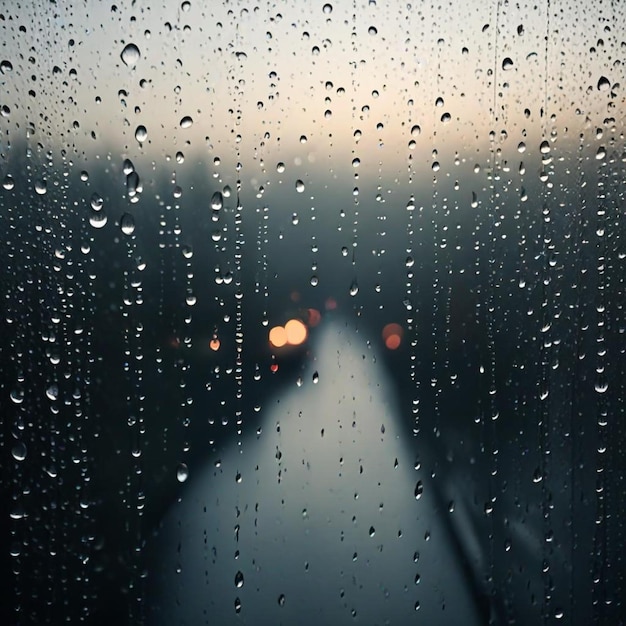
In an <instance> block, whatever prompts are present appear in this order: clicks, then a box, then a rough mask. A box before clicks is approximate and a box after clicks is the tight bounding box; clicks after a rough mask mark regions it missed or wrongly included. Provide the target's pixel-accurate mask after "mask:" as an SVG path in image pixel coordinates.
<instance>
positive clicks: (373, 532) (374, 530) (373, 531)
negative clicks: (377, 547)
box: [369, 526, 376, 537]
mask: <svg viewBox="0 0 626 626" xmlns="http://www.w3.org/2000/svg"><path fill="white" fill-rule="evenodd" d="M375 534H376V529H375V528H374V527H373V526H370V530H369V535H370V537H373V536H374V535H375Z"/></svg>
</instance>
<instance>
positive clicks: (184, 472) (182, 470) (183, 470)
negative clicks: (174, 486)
mask: <svg viewBox="0 0 626 626" xmlns="http://www.w3.org/2000/svg"><path fill="white" fill-rule="evenodd" d="M188 478H189V468H188V467H187V464H186V463H180V464H179V465H178V467H177V468H176V480H177V481H178V482H179V483H184V482H185V481H186V480H187V479H188Z"/></svg>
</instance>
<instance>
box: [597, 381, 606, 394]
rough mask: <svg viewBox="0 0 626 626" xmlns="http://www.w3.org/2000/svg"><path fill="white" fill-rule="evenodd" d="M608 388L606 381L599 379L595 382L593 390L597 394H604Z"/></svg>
mask: <svg viewBox="0 0 626 626" xmlns="http://www.w3.org/2000/svg"><path fill="white" fill-rule="evenodd" d="M608 388H609V383H608V382H607V381H606V380H604V379H600V380H598V381H597V382H596V385H595V390H596V392H597V393H606V391H607V389H608Z"/></svg>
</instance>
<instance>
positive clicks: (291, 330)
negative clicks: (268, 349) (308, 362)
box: [285, 319, 307, 346]
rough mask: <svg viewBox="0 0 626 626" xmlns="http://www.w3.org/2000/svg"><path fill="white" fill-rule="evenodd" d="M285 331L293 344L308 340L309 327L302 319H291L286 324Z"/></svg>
mask: <svg viewBox="0 0 626 626" xmlns="http://www.w3.org/2000/svg"><path fill="white" fill-rule="evenodd" d="M285 332H286V333H287V343H289V344H291V345H292V346H299V345H300V344H301V343H304V341H305V340H306V336H307V329H306V326H305V325H304V323H303V322H301V321H300V320H297V319H293V320H289V321H288V322H287V323H286V324H285Z"/></svg>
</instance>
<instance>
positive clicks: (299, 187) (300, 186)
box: [296, 179, 304, 193]
mask: <svg viewBox="0 0 626 626" xmlns="http://www.w3.org/2000/svg"><path fill="white" fill-rule="evenodd" d="M296 191H297V192H298V193H302V192H303V191H304V183H303V182H302V181H301V180H300V179H298V180H297V181H296Z"/></svg>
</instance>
